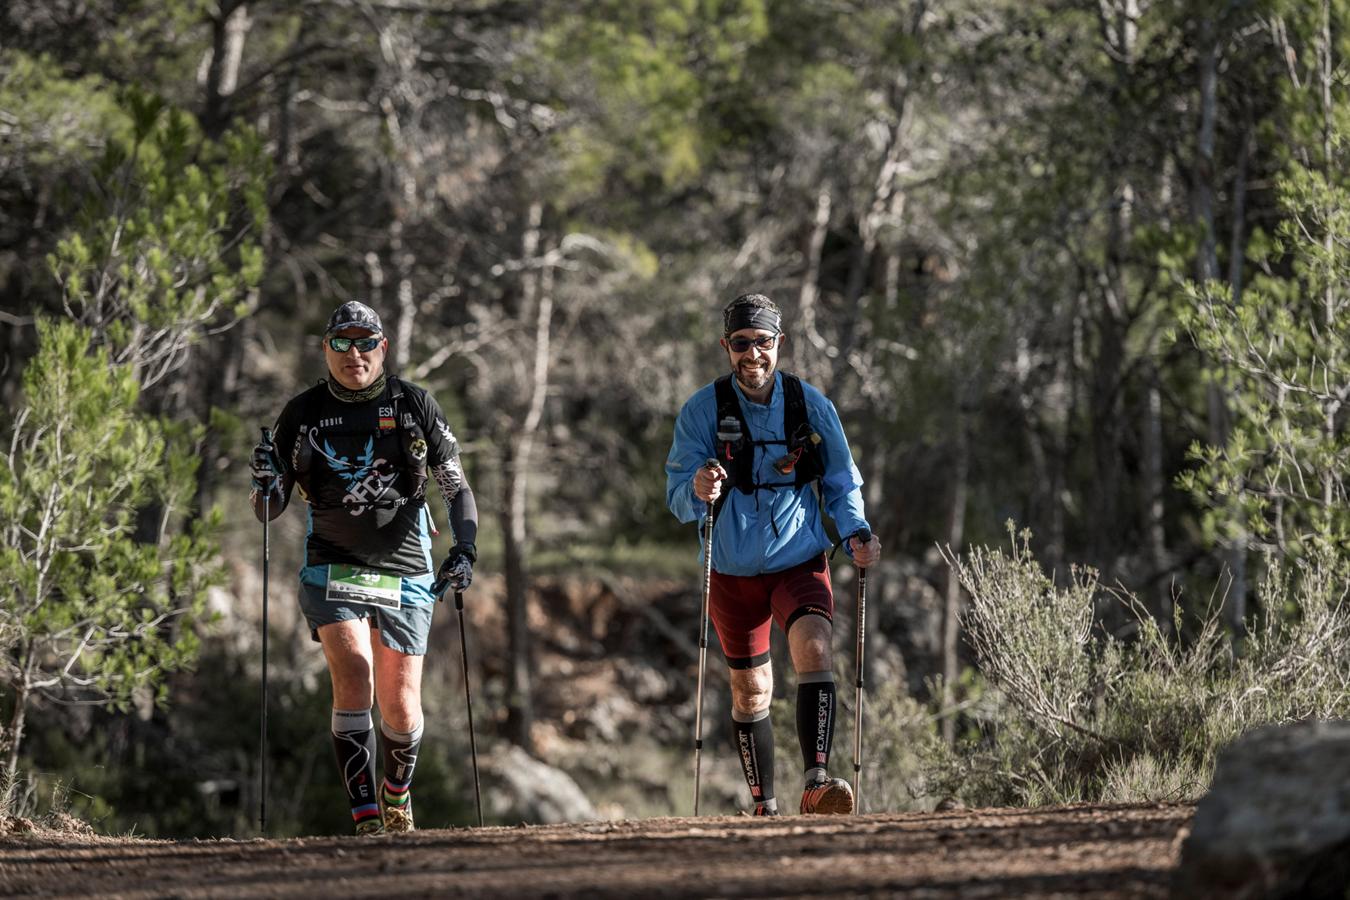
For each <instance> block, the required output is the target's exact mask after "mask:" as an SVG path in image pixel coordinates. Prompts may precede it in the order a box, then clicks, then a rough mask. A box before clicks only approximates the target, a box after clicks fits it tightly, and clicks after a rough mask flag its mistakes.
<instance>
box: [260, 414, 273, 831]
mask: <svg viewBox="0 0 1350 900" xmlns="http://www.w3.org/2000/svg"><path fill="white" fill-rule="evenodd" d="M262 442H263V444H265V445H266V446H268V447H271V446H272V430H271V429H270V428H267V427H264V428H263V430H262ZM271 521H272V486H271V485H270V484H269V485H267V490H266V491H264V492H263V588H262V595H263V596H262V601H263V604H262V735H261V739H260V740H259V742H258V829H259V830H260V831H261V832H262V833H263V834H264V835H266V834H267V576H268V568H269V563H270V561H271V555H272V554H271V547H270V545H269V543H268V535H269V532H270V528H269V525H270V524H271Z"/></svg>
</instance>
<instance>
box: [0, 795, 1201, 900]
mask: <svg viewBox="0 0 1350 900" xmlns="http://www.w3.org/2000/svg"><path fill="white" fill-rule="evenodd" d="M1193 812H1194V809H1193V808H1192V807H1189V806H1180V805H1146V806H1114V807H1100V806H1096V807H1090V806H1068V807H1056V808H1044V809H1035V810H1013V809H988V810H956V811H951V812H935V813H908V814H901V815H866V816H856V817H848V818H832V817H824V816H806V817H803V816H785V817H782V818H780V819H776V820H766V819H750V818H745V817H741V818H733V817H720V818H702V819H676V818H664V819H644V820H637V821H626V822H600V823H589V824H583V825H546V826H519V827H511V828H500V827H498V828H482V829H453V830H439V831H419V832H416V833H413V834H409V835H398V836H385V837H381V838H354V837H353V838H300V839H293V840H284V841H266V840H252V841H229V840H223V841H145V840H134V839H124V838H106V837H95V836H92V835H88V834H81V833H79V832H78V830H65V831H51V830H45V831H44V830H39V831H37V832H30V833H26V834H15V833H10V834H9V835H7V836H0V894H3V895H5V896H13V895H18V896H79V897H114V896H115V897H182V898H190V897H304V898H307V900H330V898H331V900H338V898H347V897H363V896H371V897H392V896H425V897H493V898H514V897H557V898H564V897H567V898H571V897H575V898H582V897H585V898H601V897H615V898H619V897H622V898H630V897H634V898H635V897H641V898H647V897H653V898H665V897H732V898H748V897H788V896H808V897H824V896H847V897H858V896H904V897H923V898H929V897H962V898H968V897H990V898H994V897H1016V896H1022V897H1055V896H1076V897H1163V896H1166V894H1167V886H1168V880H1169V878H1170V875H1171V870H1172V869H1173V867H1174V866H1175V865H1176V862H1177V859H1178V854H1179V851H1180V846H1181V841H1182V839H1183V837H1184V835H1185V833H1186V829H1187V827H1188V824H1189V822H1190V820H1191V816H1192V814H1193ZM4 830H5V829H3V828H0V835H3V834H4Z"/></svg>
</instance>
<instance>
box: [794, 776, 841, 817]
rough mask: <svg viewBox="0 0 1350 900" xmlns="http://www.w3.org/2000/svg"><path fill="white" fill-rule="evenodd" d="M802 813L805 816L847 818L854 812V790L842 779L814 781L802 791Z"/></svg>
mask: <svg viewBox="0 0 1350 900" xmlns="http://www.w3.org/2000/svg"><path fill="white" fill-rule="evenodd" d="M801 812H802V814H803V815H806V814H808V813H817V814H820V815H827V816H846V815H848V814H849V813H851V812H853V788H851V787H849V786H848V782H847V781H845V780H844V779H842V778H822V779H820V780H819V781H812V782H810V783H808V784H807V785H806V790H804V791H802V805H801Z"/></svg>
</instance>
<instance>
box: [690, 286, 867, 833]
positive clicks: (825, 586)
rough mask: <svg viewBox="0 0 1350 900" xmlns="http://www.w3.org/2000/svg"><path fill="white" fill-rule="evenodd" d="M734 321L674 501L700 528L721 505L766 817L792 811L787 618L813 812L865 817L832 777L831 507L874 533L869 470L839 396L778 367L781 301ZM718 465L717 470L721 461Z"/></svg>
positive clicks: (738, 721) (720, 608)
mask: <svg viewBox="0 0 1350 900" xmlns="http://www.w3.org/2000/svg"><path fill="white" fill-rule="evenodd" d="M722 325H723V332H722V340H721V345H722V347H723V348H724V349H725V350H726V352H727V359H728V362H729V363H730V367H731V373H730V375H724V376H722V378H719V379H718V380H717V381H715V382H713V383H712V384H708V385H705V386H704V387H702V388H700V389H699V390H698V391H697V392H695V393H694V395H693V396H692V397H690V398H689V400H688V402H686V403H685V405H684V408H683V409H681V410H680V415H679V418H678V420H677V421H676V423H675V440H674V442H673V443H672V444H671V448H670V455H669V457H668V458H667V459H666V505H667V506H668V507H670V511H671V512H672V513H674V514H675V516H676V518H678V519H679V520H680V521H681V522H694V521H698V520H701V519H702V518H703V516H704V514H705V512H706V510H707V504H709V503H711V504H714V510H715V511H716V523H715V525H714V528H713V536H712V581H711V587H710V590H709V598H708V607H709V613H710V617H711V619H712V622H713V627H714V628H716V629H717V636H718V639H719V640H720V641H721V644H722V650H723V652H724V653H725V654H726V659H727V665H728V666H729V667H730V670H731V672H730V680H731V706H732V713H731V717H732V724H733V727H734V729H735V734H736V742H737V747H738V750H739V753H740V757H741V765H742V768H743V769H744V771H745V779H746V782H747V784H749V786H750V793H751V796H752V797H753V798H754V801H755V815H757V816H771V815H777V814H778V802H777V800H776V798H775V796H774V785H773V728H772V725H771V723H770V720H769V701H770V699H771V698H772V695H773V671H772V669H771V667H770V662H769V630H770V628H771V627H772V623H773V622H777V623H778V626H779V628H781V629H782V630H783V632H784V633H785V634H786V635H787V641H788V648H789V650H790V652H791V656H792V666H793V668H794V669H795V671H796V673H797V682H798V687H797V739H798V741H799V742H800V744H801V750H802V762H803V766H804V768H805V770H806V772H805V780H806V785H805V788H804V790H803V792H802V799H801V804H800V806H799V809H800V811H801V812H803V813H838V814H847V813H851V812H852V811H853V790H852V788H850V787H849V784H848V782H846V781H844V780H843V779H842V778H832V777H830V776H829V775H828V774H827V772H826V767H827V765H828V763H829V756H830V747H831V744H832V742H833V739H834V715H835V686H834V668H833V667H834V661H833V657H832V655H831V651H830V639H831V619H832V616H833V614H834V597H833V594H832V592H831V589H830V569H829V565H828V561H827V558H826V551H828V550H829V549H830V547H831V545H832V542H831V541H830V539H829V538H828V537H827V536H826V533H825V527H824V524H823V522H822V513H828V514H829V516H830V518H831V519H833V520H834V523H835V525H836V526H837V528H838V531H839V533H840V534H843V535H856V534H857V532H858V531H860V530H862V529H864V528H868V525H867V520H866V519H865V518H864V517H863V500H862V493H861V491H860V488H861V487H862V476H861V475H860V474H859V473H858V469H857V467H856V466H855V465H854V464H853V456H852V454H851V453H850V451H849V447H848V440H847V438H845V436H844V430H843V427H842V426H841V425H840V423H839V414H838V413H837V412H836V411H835V408H834V404H833V403H831V402H830V401H829V400H828V399H826V397H825V395H824V394H822V393H821V392H820V391H819V390H817V389H816V388H814V387H812V386H811V385H809V384H806V383H804V382H802V381H801V380H800V379H798V378H796V377H795V376H793V375H790V374H788V373H785V372H779V371H777V365H778V353H779V350H780V349H781V348H782V345H783V342H784V341H785V340H786V335H784V333H783V328H782V312H781V311H780V310H779V308H778V306H777V305H776V304H775V303H774V302H773V301H772V300H770V299H769V298H768V297H766V296H764V295H762V294H744V295H742V296H740V297H737V298H736V299H735V300H733V301H731V303H730V304H728V305H727V307H726V309H725V310H723V313H722ZM711 459H716V461H717V464H716V465H708V461H709V460H711ZM822 505H823V507H824V509H823V510H822V508H821V507H822ZM868 530H869V531H870V528H868ZM844 543H845V545H846V548H847V550H848V552H849V554H850V555H851V556H852V557H853V561H854V564H855V565H857V566H860V567H868V566H873V565H875V564H876V562H877V560H878V559H879V558H880V554H881V544H880V543H879V542H878V541H877V539H876V538H875V537H872V538H871V540H870V541H869V542H867V543H863V542H862V541H861V540H859V539H858V538H857V537H856V536H855V537H850V538H849V539H848V540H847V541H845V542H844Z"/></svg>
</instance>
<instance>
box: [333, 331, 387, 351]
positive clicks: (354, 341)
mask: <svg viewBox="0 0 1350 900" xmlns="http://www.w3.org/2000/svg"><path fill="white" fill-rule="evenodd" d="M382 340H383V338H382V337H380V336H379V335H378V334H377V335H375V336H373V337H363V338H345V337H330V338H329V339H328V346H330V347H332V348H333V352H334V353H346V352H347V351H348V350H350V349H351V348H352V346H353V345H355V346H356V349H357V350H360V351H361V352H362V353H369V352H370V351H372V350H374V349H375V348H376V347H378V346H380V341H382Z"/></svg>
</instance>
